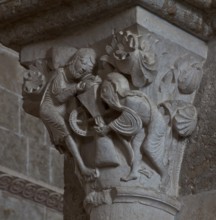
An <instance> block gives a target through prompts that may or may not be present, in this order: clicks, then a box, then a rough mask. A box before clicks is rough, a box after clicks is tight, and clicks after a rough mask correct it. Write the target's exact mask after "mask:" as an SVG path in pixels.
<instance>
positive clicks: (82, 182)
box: [20, 6, 207, 220]
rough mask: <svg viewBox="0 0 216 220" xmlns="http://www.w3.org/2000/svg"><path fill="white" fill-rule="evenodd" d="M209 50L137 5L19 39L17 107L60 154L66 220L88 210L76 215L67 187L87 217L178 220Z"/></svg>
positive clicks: (95, 218) (180, 30)
mask: <svg viewBox="0 0 216 220" xmlns="http://www.w3.org/2000/svg"><path fill="white" fill-rule="evenodd" d="M206 56H207V46H206V44H205V43H204V42H203V41H202V40H200V39H198V38H197V37H195V36H192V35H191V34H189V33H187V32H185V31H183V30H182V29H180V28H177V27H176V26H174V25H172V24H170V23H168V22H167V21H165V20H163V19H161V18H159V17H157V16H156V15H154V14H152V13H150V12H149V11H147V10H146V9H144V8H143V7H141V6H133V7H131V8H130V9H127V10H124V11H122V12H119V13H118V14H116V15H114V16H112V17H108V18H106V19H104V20H100V22H97V23H95V24H94V25H91V26H89V27H88V26H86V27H85V28H83V29H80V31H79V32H77V33H72V34H70V35H69V36H63V37H61V38H57V39H55V40H53V41H47V42H42V43H37V44H30V45H28V46H25V47H23V49H22V50H21V53H20V62H21V63H22V65H24V66H25V67H26V75H25V77H24V84H23V96H24V105H23V107H24V109H25V111H26V112H28V113H29V114H32V115H34V116H36V117H39V118H41V119H42V121H43V122H44V124H45V126H46V127H47V129H48V131H49V134H50V138H51V141H52V142H53V144H54V145H55V146H56V148H57V149H58V150H59V152H60V153H63V154H65V158H66V159H65V160H66V164H67V165H66V167H65V169H66V170H67V171H66V172H65V176H66V181H68V182H66V183H65V185H66V187H65V190H66V191H65V197H66V198H67V199H66V200H65V203H66V204H65V212H67V214H66V215H65V219H66V220H69V219H86V218H87V217H86V216H85V215H84V214H83V212H82V210H81V209H80V210H81V211H80V214H77V215H76V217H74V214H73V210H74V209H76V210H78V208H79V207H77V202H78V201H80V200H76V196H74V194H76V192H74V191H73V189H76V190H79V192H77V193H78V195H80V197H83V204H84V208H85V210H86V213H87V214H88V215H89V216H90V219H91V220H118V219H124V220H131V219H133V220H141V219H145V220H150V219H154V220H162V219H164V220H174V219H175V216H176V213H177V212H178V211H179V210H180V209H181V204H180V202H179V200H178V189H179V173H180V169H181V163H182V158H183V154H184V150H185V147H186V142H187V138H188V137H189V136H190V135H191V134H192V132H193V131H194V129H195V128H196V124H197V117H198V116H197V110H196V107H195V106H194V105H193V100H194V97H195V94H196V91H197V89H198V87H199V84H200V82H201V79H202V75H203V73H202V66H203V63H204V62H205V59H206ZM72 172H75V174H76V177H75V176H74V174H72ZM72 176H73V178H71V177H72ZM69 177H70V178H69ZM75 178H77V179H78V180H79V181H78V180H77V179H76V180H75ZM75 183H76V186H74V184H75ZM77 185H79V186H77ZM81 188H82V190H83V191H81ZM84 192H85V193H84ZM84 194H85V195H84ZM72 196H73V197H74V198H75V199H74V203H73V201H72V199H71V200H70V199H68V198H70V197H71V198H72ZM67 201H70V204H68V203H67ZM75 203H76V204H75ZM74 207H75V208H74Z"/></svg>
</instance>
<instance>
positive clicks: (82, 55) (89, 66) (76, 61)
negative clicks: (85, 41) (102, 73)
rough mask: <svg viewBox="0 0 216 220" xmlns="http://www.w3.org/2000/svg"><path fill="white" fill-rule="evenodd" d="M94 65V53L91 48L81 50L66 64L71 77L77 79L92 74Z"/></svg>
mask: <svg viewBox="0 0 216 220" xmlns="http://www.w3.org/2000/svg"><path fill="white" fill-rule="evenodd" d="M95 63H96V53H95V51H94V50H93V49H91V48H81V49H79V50H77V52H76V53H75V54H74V56H73V57H72V58H71V60H70V61H69V62H68V66H67V67H68V70H69V72H70V74H71V75H72V77H73V78H75V79H79V78H82V77H83V76H85V75H87V74H92V72H93V69H94V66H95Z"/></svg>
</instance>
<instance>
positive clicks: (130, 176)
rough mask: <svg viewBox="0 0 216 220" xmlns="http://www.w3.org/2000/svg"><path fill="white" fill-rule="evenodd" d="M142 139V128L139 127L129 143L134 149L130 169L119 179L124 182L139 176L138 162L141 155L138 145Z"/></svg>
mask: <svg viewBox="0 0 216 220" xmlns="http://www.w3.org/2000/svg"><path fill="white" fill-rule="evenodd" d="M143 139H144V129H141V130H140V132H139V133H138V134H137V135H136V136H135V137H134V138H133V139H132V141H131V145H132V147H133V151H134V160H133V162H132V165H131V171H130V173H129V174H128V176H126V177H122V178H121V180H122V181H124V182H128V181H130V180H136V179H137V178H138V177H139V176H140V173H139V170H140V162H141V159H142V155H141V152H140V146H141V145H142V142H143Z"/></svg>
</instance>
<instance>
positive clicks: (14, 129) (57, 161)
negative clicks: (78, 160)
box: [0, 45, 63, 220]
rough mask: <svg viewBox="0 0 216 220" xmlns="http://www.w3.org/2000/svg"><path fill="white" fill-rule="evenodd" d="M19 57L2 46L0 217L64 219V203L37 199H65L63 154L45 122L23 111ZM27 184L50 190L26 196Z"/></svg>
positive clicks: (21, 72) (0, 55) (11, 219)
mask: <svg viewBox="0 0 216 220" xmlns="http://www.w3.org/2000/svg"><path fill="white" fill-rule="evenodd" d="M18 59H19V57H18V54H17V53H16V52H15V51H13V50H10V49H8V48H6V47H4V46H2V45H0V109H1V114H0V172H1V177H2V175H3V176H4V178H0V186H3V185H5V184H6V185H7V187H6V188H4V187H0V219H2V220H4V219H8V220H13V219H20V220H27V219H32V220H40V219H41V220H49V219H52V220H54V219H55V220H61V219H62V206H61V207H60V208H58V207H56V206H55V205H54V204H52V205H51V203H52V202H53V203H54V201H55V199H54V198H52V202H51V201H50V202H49V203H50V204H49V205H47V202H40V200H38V201H36V200H35V198H36V197H37V196H42V197H44V198H46V199H48V197H49V196H50V195H54V196H57V197H58V198H62V194H63V190H62V188H63V157H62V156H61V155H59V154H57V151H56V150H55V149H54V147H53V146H52V145H51V143H50V141H49V139H48V138H47V136H48V135H47V133H46V130H45V128H44V125H43V124H42V123H41V121H40V120H38V119H36V118H34V117H32V116H29V115H27V114H26V113H25V112H24V111H23V110H22V95H21V89H22V81H23V79H22V78H23V70H24V69H23V67H22V66H21V65H20V64H19V62H18ZM23 178H24V179H25V180H24V179H23ZM9 179H10V180H11V181H12V180H13V181H15V180H16V181H15V182H17V183H18V184H16V185H14V186H15V188H17V187H18V188H17V189H18V190H21V191H20V193H14V191H13V190H11V187H12V185H13V184H12V182H11V184H12V185H11V184H9V182H8V181H9ZM32 181H33V182H34V183H32ZM24 183H25V184H24ZM20 184H21V185H20ZM23 184H24V185H23ZM26 184H27V185H28V186H31V187H33V188H31V190H33V189H35V188H37V189H43V190H42V191H43V192H45V191H46V193H44V194H43V193H42V194H40V193H39V192H38V193H39V194H38V193H37V191H35V193H36V194H35V193H33V194H32V196H31V197H29V198H26V197H25V196H23V194H22V193H21V192H24V189H25V190H26V187H24V188H22V186H26ZM20 187H21V188H22V189H21V188H20ZM12 188H13V187H12ZM51 189H52V190H51ZM28 190H30V189H28ZM47 192H49V193H47ZM61 204H62V201H61Z"/></svg>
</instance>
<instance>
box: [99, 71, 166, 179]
mask: <svg viewBox="0 0 216 220" xmlns="http://www.w3.org/2000/svg"><path fill="white" fill-rule="evenodd" d="M101 98H102V99H103V100H104V101H105V102H106V103H107V104H108V105H109V107H110V108H112V109H114V110H116V111H119V112H120V113H121V114H120V116H119V117H118V118H117V119H115V120H114V121H112V122H110V123H109V124H108V125H107V126H106V127H105V128H102V130H100V129H101V128H100V129H98V132H103V133H104V132H107V131H108V130H109V129H111V130H114V131H115V132H116V133H117V134H119V135H121V136H122V138H124V136H129V137H131V140H130V142H129V143H128V145H131V147H132V149H133V151H134V154H135V155H134V157H133V156H132V155H131V158H132V164H131V172H130V174H129V175H128V176H127V177H123V178H122V180H123V181H129V180H134V179H137V178H138V171H139V169H140V159H141V158H139V156H138V155H139V151H142V153H144V154H146V155H147V156H148V158H149V159H150V161H151V163H152V165H153V169H155V170H156V171H157V172H158V173H159V174H160V175H161V178H162V182H163V183H164V182H165V179H166V178H167V168H166V166H165V165H164V163H163V156H164V141H165V140H164V138H165V134H166V123H165V121H164V119H163V117H162V115H161V113H160V112H159V110H158V109H157V106H155V105H154V103H153V102H152V101H151V100H150V99H149V98H148V97H147V96H146V95H145V94H144V93H143V92H141V91H138V90H131V89H130V87H129V83H128V80H127V79H126V78H125V77H124V76H123V75H122V74H120V73H116V72H114V73H110V74H108V75H107V77H106V79H105V80H104V81H103V83H102V86H101Z"/></svg>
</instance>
